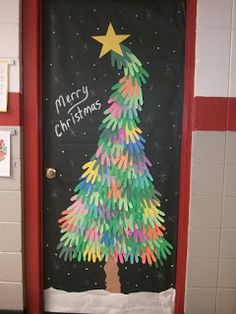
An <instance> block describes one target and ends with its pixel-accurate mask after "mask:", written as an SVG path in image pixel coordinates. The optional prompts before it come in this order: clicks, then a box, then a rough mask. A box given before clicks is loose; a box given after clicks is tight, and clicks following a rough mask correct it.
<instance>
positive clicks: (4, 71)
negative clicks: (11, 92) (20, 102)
mask: <svg viewBox="0 0 236 314" xmlns="http://www.w3.org/2000/svg"><path fill="white" fill-rule="evenodd" d="M7 96H8V62H7V61H4V62H3V61H1V62H0V112H6V111H7Z"/></svg>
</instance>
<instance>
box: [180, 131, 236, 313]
mask: <svg viewBox="0 0 236 314" xmlns="http://www.w3.org/2000/svg"><path fill="white" fill-rule="evenodd" d="M192 144H193V145H192V175H191V200H190V222H189V244H188V247H189V249H188V270H187V282H186V314H195V313H196V314H197V313H199V314H200V313H201V314H209V313H217V314H231V313H234V314H235V313H236V302H235V297H236V244H235V243H236V158H235V157H236V145H235V144H236V132H214V131H211V132H210V131H197V132H194V133H193V143H192Z"/></svg>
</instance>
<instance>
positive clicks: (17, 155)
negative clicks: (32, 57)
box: [0, 0, 23, 310]
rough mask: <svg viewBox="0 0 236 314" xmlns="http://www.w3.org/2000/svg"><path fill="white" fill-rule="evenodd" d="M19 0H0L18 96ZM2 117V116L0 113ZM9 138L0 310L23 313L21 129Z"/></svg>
mask: <svg viewBox="0 0 236 314" xmlns="http://www.w3.org/2000/svg"><path fill="white" fill-rule="evenodd" d="M19 32H20V29H19V0H0V42H1V43H3V44H1V45H0V59H1V58H10V59H14V61H15V65H14V66H10V78H9V91H10V92H20V74H19V71H20V70H19V69H20V66H19V65H20V62H19ZM0 114H1V113H0ZM0 130H15V131H16V134H15V135H12V137H11V149H12V151H11V153H12V155H11V173H12V175H11V178H3V177H0V310H4V309H6V310H8V309H9V310H22V309H23V283H22V278H23V276H22V226H21V221H22V215H21V210H22V208H21V150H20V147H21V145H20V138H21V134H20V131H21V130H20V127H19V126H9V127H4V126H1V125H0Z"/></svg>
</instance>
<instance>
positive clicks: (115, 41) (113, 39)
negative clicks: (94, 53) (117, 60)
mask: <svg viewBox="0 0 236 314" xmlns="http://www.w3.org/2000/svg"><path fill="white" fill-rule="evenodd" d="M129 36H130V35H116V33H115V31H114V28H113V26H112V24H111V23H110V24H109V26H108V29H107V33H106V35H104V36H92V38H93V39H95V40H97V41H98V42H100V43H101V44H102V50H101V52H100V56H99V58H101V57H103V56H104V55H105V54H106V53H108V52H109V51H111V50H113V51H115V52H116V53H118V54H119V55H121V56H123V52H122V50H121V47H120V43H122V41H124V40H125V39H126V38H128V37H129Z"/></svg>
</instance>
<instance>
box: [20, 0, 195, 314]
mask: <svg viewBox="0 0 236 314" xmlns="http://www.w3.org/2000/svg"><path fill="white" fill-rule="evenodd" d="M196 11H197V0H187V30H186V52H185V88H184V112H183V133H182V155H181V175H180V200H179V217H180V219H179V227H178V248H177V272H176V304H175V314H183V313H184V294H185V277H186V260H187V239H188V215H189V195H190V167H191V142H192V129H193V105H194V69H195V67H194V65H195V38H196V36H195V32H196ZM22 12H23V19H22V27H23V38H22V58H23V112H22V118H23V128H24V143H23V147H24V235H25V236H24V261H25V307H26V310H27V313H29V314H40V313H42V312H43V284H42V283H43V280H42V274H43V269H42V266H43V263H42V175H43V172H42V170H43V169H42V112H41V107H42V106H41V0H22Z"/></svg>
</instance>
